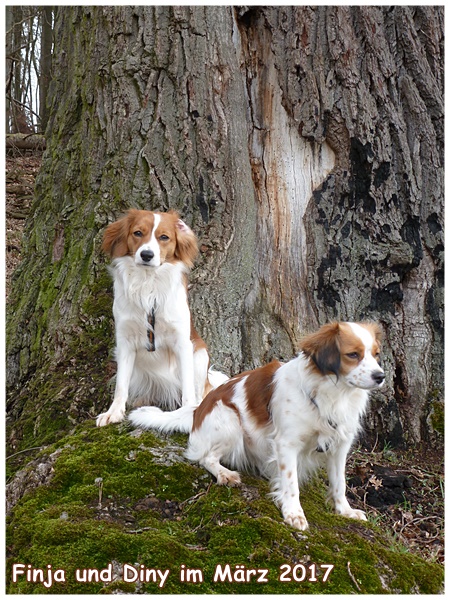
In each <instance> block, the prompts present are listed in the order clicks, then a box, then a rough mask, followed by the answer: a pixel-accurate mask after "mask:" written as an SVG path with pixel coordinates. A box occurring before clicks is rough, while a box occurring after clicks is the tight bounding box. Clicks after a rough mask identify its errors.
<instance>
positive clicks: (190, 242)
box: [102, 208, 198, 268]
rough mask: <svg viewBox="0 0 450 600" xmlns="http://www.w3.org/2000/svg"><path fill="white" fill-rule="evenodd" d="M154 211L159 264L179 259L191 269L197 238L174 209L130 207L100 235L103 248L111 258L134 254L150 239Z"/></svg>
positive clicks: (153, 223) (153, 222) (196, 252)
mask: <svg viewBox="0 0 450 600" xmlns="http://www.w3.org/2000/svg"><path fill="white" fill-rule="evenodd" d="M155 214H157V215H159V216H160V217H161V220H160V222H159V224H158V227H157V228H156V231H155V237H156V239H157V241H158V243H159V247H160V252H161V263H164V262H172V263H174V262H177V261H182V262H184V263H185V264H186V265H187V266H188V267H189V268H192V267H193V265H194V260H195V258H196V256H197V254H198V245H197V238H196V237H195V234H194V233H193V232H192V231H191V229H190V228H189V227H187V225H186V224H185V223H184V222H183V221H182V220H181V219H180V217H179V215H178V213H176V212H175V211H169V212H167V213H153V212H151V211H148V210H137V209H134V208H132V209H130V210H129V211H128V212H127V213H126V215H125V216H123V217H122V218H121V219H119V220H118V221H116V222H115V223H111V224H110V225H108V227H107V228H106V230H105V233H104V235H103V244H102V250H103V251H104V252H105V253H106V254H108V255H109V256H110V257H111V258H119V257H121V256H134V254H135V253H136V252H137V250H138V249H139V248H140V247H141V246H142V245H143V244H146V243H148V242H149V241H150V239H151V236H152V232H153V228H154V225H155V218H154V215H155ZM137 232H140V235H139V236H136V235H135V234H136V233H137ZM164 237H167V238H168V239H164ZM161 238H163V239H161Z"/></svg>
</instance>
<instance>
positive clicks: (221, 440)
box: [130, 323, 384, 530]
mask: <svg viewBox="0 0 450 600" xmlns="http://www.w3.org/2000/svg"><path fill="white" fill-rule="evenodd" d="M380 331H381V330H380V329H379V327H378V326H377V325H376V324H356V323H332V324H328V325H325V326H324V327H322V328H321V329H320V330H319V331H318V332H316V333H314V334H312V335H310V336H308V337H307V338H305V340H304V341H303V343H302V346H301V352H300V354H299V355H298V356H297V357H296V358H294V359H293V360H291V361H290V362H288V363H286V364H281V363H278V362H276V361H274V362H272V363H270V364H269V365H266V366H264V367H261V368H259V369H256V370H254V371H248V372H246V373H242V374H240V375H237V376H235V377H233V378H232V379H230V380H229V381H228V382H226V383H225V384H223V385H221V386H220V387H218V388H217V389H215V390H213V391H211V392H210V393H209V394H208V396H207V397H206V398H205V399H204V400H203V402H202V404H201V405H200V406H199V407H197V408H196V409H195V408H193V407H191V406H186V407H182V408H180V409H178V410H175V411H174V412H172V413H165V412H162V411H161V410H159V409H157V408H154V407H153V408H140V409H137V410H135V411H133V412H132V413H131V414H130V420H131V422H132V423H133V424H134V425H135V426H139V427H145V428H156V429H160V430H162V431H175V430H178V431H184V432H190V437H189V446H188V449H187V452H186V456H187V457H188V458H189V459H190V460H193V461H198V462H199V463H200V464H202V465H203V466H204V467H205V468H206V469H207V470H208V471H210V472H211V473H212V474H213V475H214V476H215V477H216V478H217V482H218V483H219V484H228V485H238V484H239V483H240V476H239V473H238V472H237V471H230V470H229V469H228V468H226V467H225V466H223V465H222V464H221V463H222V462H223V463H225V464H227V465H228V466H231V467H232V468H235V469H238V470H242V469H249V468H256V469H257V470H258V471H259V472H260V473H261V474H262V475H263V476H265V477H267V478H268V479H269V480H270V481H271V484H272V491H273V496H274V498H275V501H276V502H277V503H278V504H279V505H280V507H281V511H282V514H283V517H284V520H285V522H286V523H288V524H290V525H292V526H294V527H296V528H297V529H300V530H304V529H306V528H307V527H308V522H307V520H306V518H305V515H304V512H303V509H302V507H301V504H300V499H299V482H302V481H303V480H304V479H305V478H306V477H308V475H310V474H311V473H312V472H313V471H315V470H316V469H317V467H319V466H321V465H325V466H326V467H327V470H328V477H329V494H330V496H331V499H332V500H333V501H334V505H335V509H336V512H337V513H338V514H341V515H344V516H346V517H351V518H354V519H363V520H365V519H366V516H365V514H364V512H362V511H360V510H355V509H353V508H352V507H351V506H350V505H349V503H348V501H347V498H346V495H345V490H346V482H345V463H346V457H347V453H348V451H349V449H350V446H351V444H352V442H353V440H354V438H355V435H356V433H357V431H358V429H359V427H360V419H361V416H362V415H363V413H364V411H365V409H366V406H367V402H368V399H369V390H371V389H375V388H378V387H380V386H381V385H382V384H383V381H384V373H383V371H382V369H381V367H380V366H379V362H378V358H379V339H380Z"/></svg>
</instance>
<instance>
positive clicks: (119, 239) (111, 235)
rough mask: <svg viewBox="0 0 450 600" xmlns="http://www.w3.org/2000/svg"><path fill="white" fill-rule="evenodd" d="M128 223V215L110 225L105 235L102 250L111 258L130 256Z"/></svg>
mask: <svg viewBox="0 0 450 600" xmlns="http://www.w3.org/2000/svg"><path fill="white" fill-rule="evenodd" d="M128 223H129V218H128V215H125V216H124V217H122V218H121V219H119V220H118V221H116V222H115V223H111V224H110V225H108V227H107V228H106V230H105V233H104V234H103V243H102V250H103V252H105V253H106V254H108V255H109V256H110V257H111V258H118V257H119V256H126V255H127V254H128V244H127V237H128V229H129V227H128Z"/></svg>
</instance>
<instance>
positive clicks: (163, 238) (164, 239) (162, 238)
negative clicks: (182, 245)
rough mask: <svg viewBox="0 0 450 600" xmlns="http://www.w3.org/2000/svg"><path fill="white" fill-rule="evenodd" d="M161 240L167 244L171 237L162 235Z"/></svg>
mask: <svg viewBox="0 0 450 600" xmlns="http://www.w3.org/2000/svg"><path fill="white" fill-rule="evenodd" d="M159 239H160V240H161V241H162V242H167V241H168V239H169V236H168V235H165V234H163V235H160V236H159Z"/></svg>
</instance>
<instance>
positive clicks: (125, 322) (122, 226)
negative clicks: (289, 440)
mask: <svg viewBox="0 0 450 600" xmlns="http://www.w3.org/2000/svg"><path fill="white" fill-rule="evenodd" d="M102 249H103V250H104V251H105V252H106V253H107V254H108V255H109V256H110V257H111V258H112V259H113V261H112V264H111V267H110V271H111V274H112V276H113V280H114V304H113V313H114V321H115V329H116V350H115V355H116V360H117V376H116V388H115V393H114V400H113V402H112V404H111V406H110V408H109V410H108V411H107V412H105V413H103V414H101V415H99V416H98V417H97V425H99V426H102V425H107V424H108V423H117V422H119V421H122V419H123V418H124V416H125V408H126V404H127V401H128V400H129V399H130V400H131V399H139V402H140V403H149V404H158V405H159V406H163V407H164V408H166V409H169V410H172V409H175V408H176V407H178V406H180V405H183V406H184V405H189V406H196V405H198V404H199V403H200V402H201V401H202V399H203V397H204V396H205V395H206V394H207V393H208V392H209V391H210V390H211V389H212V388H213V387H215V386H217V385H219V384H220V383H222V382H223V381H225V380H226V379H228V378H227V377H226V376H225V375H223V374H222V373H219V372H217V371H212V370H211V369H209V356H208V351H207V348H206V344H205V342H204V341H203V340H202V339H201V337H200V336H199V334H198V333H197V332H196V330H195V328H194V327H193V325H192V321H191V314H190V310H189V305H188V298H187V275H188V273H189V270H190V269H191V267H192V266H193V261H194V259H195V257H196V256H197V253H198V246H197V239H196V237H195V235H194V233H193V232H192V230H191V229H190V228H189V227H188V226H187V225H186V224H185V223H184V222H183V221H182V220H181V219H180V218H179V216H178V214H177V213H175V212H168V213H159V212H150V211H146V210H136V209H132V210H129V211H128V212H127V214H126V215H125V216H124V217H123V218H121V219H120V220H118V221H116V222H115V223H111V225H109V226H108V227H107V228H106V231H105V234H104V237H103V245H102Z"/></svg>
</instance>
